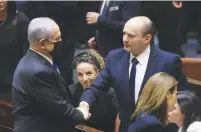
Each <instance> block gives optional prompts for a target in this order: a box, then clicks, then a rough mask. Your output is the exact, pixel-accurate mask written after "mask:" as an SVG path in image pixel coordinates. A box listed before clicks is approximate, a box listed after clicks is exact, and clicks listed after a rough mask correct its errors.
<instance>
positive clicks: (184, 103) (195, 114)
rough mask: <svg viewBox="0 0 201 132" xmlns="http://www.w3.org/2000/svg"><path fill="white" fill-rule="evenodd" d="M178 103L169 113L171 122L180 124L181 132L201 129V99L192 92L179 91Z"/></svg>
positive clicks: (196, 131)
mask: <svg viewBox="0 0 201 132" xmlns="http://www.w3.org/2000/svg"><path fill="white" fill-rule="evenodd" d="M177 101H178V103H176V104H175V109H174V110H173V111H172V112H170V113H169V114H168V118H169V120H170V121H171V122H174V123H176V124H177V125H178V126H179V132H200V131H201V112H200V111H201V100H200V99H199V98H198V97H197V96H196V95H194V94H193V93H191V92H186V91H183V92H178V94H177Z"/></svg>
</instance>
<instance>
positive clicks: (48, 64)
mask: <svg viewBox="0 0 201 132" xmlns="http://www.w3.org/2000/svg"><path fill="white" fill-rule="evenodd" d="M27 54H30V55H31V56H33V57H34V58H36V59H37V60H38V61H40V62H41V63H42V64H44V65H46V66H48V67H49V68H51V69H52V70H53V71H54V72H55V73H56V74H58V76H59V78H60V79H61V81H62V82H63V83H64V84H65V85H66V82H65V80H64V79H63V77H62V76H61V75H60V74H59V73H58V71H57V70H56V69H55V68H54V67H53V65H52V64H51V63H50V62H49V61H48V60H46V59H45V58H44V57H42V56H41V55H39V54H38V53H36V52H34V51H32V50H31V49H29V50H28V51H27Z"/></svg>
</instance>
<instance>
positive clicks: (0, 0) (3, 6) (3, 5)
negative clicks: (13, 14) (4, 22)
mask: <svg viewBox="0 0 201 132" xmlns="http://www.w3.org/2000/svg"><path fill="white" fill-rule="evenodd" d="M7 4H8V2H7V0H0V12H2V11H5V10H7Z"/></svg>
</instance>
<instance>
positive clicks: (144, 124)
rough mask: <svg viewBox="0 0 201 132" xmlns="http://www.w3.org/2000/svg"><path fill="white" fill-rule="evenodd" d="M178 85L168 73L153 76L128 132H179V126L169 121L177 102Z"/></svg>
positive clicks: (145, 88)
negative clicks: (169, 115)
mask: <svg viewBox="0 0 201 132" xmlns="http://www.w3.org/2000/svg"><path fill="white" fill-rule="evenodd" d="M177 84H178V82H177V81H176V80H175V78H173V77H172V76H170V75H168V74H166V73H163V72H160V73H156V74H155V75H153V76H152V77H151V78H150V79H149V80H148V81H147V83H146V85H145V87H144V89H143V90H142V94H141V95H140V97H139V100H138V102H137V106H136V109H135V112H134V113H133V114H132V116H131V123H130V125H129V127H128V130H127V132H176V131H177V132H178V126H177V125H176V124H175V123H171V124H169V121H168V112H170V111H172V110H173V109H174V104H175V102H176V101H177V96H176V94H177Z"/></svg>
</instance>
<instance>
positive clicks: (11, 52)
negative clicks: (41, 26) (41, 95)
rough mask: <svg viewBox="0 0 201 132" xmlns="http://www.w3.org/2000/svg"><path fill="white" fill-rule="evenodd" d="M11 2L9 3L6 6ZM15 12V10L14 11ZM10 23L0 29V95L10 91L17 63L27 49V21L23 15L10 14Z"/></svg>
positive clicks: (17, 13)
mask: <svg viewBox="0 0 201 132" xmlns="http://www.w3.org/2000/svg"><path fill="white" fill-rule="evenodd" d="M11 2H13V1H9V2H8V4H9V5H10V3H11ZM13 6H15V4H14V5H13ZM15 12H16V10H15ZM12 15H13V18H12V22H8V20H9V19H7V21H5V24H4V25H3V26H1V27H0V36H1V41H0V62H1V65H0V93H1V94H2V93H7V92H8V91H12V79H13V75H14V71H15V69H16V67H17V64H18V62H19V61H20V59H21V58H22V57H23V55H24V54H25V53H26V51H27V49H28V45H29V44H28V41H27V28H28V25H29V20H28V18H27V16H25V15H24V13H22V12H19V11H17V12H16V14H15V15H14V14H12ZM6 22H7V23H6Z"/></svg>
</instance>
